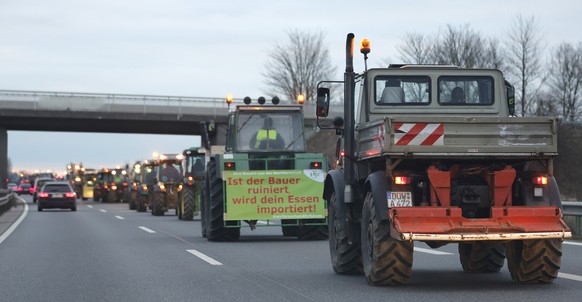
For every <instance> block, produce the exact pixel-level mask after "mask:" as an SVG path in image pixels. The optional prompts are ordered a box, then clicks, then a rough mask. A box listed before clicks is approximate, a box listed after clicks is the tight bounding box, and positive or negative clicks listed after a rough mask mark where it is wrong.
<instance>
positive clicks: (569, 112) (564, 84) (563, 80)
mask: <svg viewBox="0 0 582 302" xmlns="http://www.w3.org/2000/svg"><path fill="white" fill-rule="evenodd" d="M549 70H550V75H549V83H548V84H549V87H550V90H551V95H552V96H553V97H554V98H555V99H556V100H557V103H558V105H559V107H560V108H561V111H562V112H561V113H562V117H563V118H564V119H566V120H568V121H574V120H575V119H576V117H577V115H578V112H579V110H580V108H581V106H582V100H581V94H582V92H581V91H580V90H582V43H579V44H578V46H577V47H574V46H573V45H572V44H570V43H567V42H564V43H562V44H560V45H559V46H558V47H557V48H556V49H555V51H554V53H553V55H552V59H551V64H550V68H549Z"/></svg>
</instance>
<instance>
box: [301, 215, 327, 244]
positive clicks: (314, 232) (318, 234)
mask: <svg viewBox="0 0 582 302" xmlns="http://www.w3.org/2000/svg"><path fill="white" fill-rule="evenodd" d="M324 222H325V220H324V219H308V220H302V221H300V223H301V225H300V226H299V234H298V235H297V238H298V239H299V240H327V238H328V237H329V233H328V226H327V225H325V224H322V225H317V224H308V223H324Z"/></svg>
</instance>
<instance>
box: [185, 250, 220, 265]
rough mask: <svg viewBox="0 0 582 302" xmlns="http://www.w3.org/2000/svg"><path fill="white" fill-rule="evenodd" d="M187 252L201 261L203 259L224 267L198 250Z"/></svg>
mask: <svg viewBox="0 0 582 302" xmlns="http://www.w3.org/2000/svg"><path fill="white" fill-rule="evenodd" d="M186 252H188V253H190V254H192V255H194V256H196V257H198V258H200V259H202V260H204V261H206V262H208V263H210V264H212V265H222V263H220V262H218V261H216V260H214V259H212V258H210V257H208V256H206V255H204V254H202V253H200V252H199V251H197V250H186Z"/></svg>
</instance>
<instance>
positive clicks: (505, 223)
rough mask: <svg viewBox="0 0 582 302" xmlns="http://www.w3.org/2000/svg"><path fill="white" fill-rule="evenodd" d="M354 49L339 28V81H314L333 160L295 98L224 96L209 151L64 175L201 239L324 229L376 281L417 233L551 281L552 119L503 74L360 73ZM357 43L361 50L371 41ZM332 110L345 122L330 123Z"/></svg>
mask: <svg viewBox="0 0 582 302" xmlns="http://www.w3.org/2000/svg"><path fill="white" fill-rule="evenodd" d="M353 44H354V36H353V34H349V35H348V37H347V41H346V68H345V74H344V80H343V81H322V82H320V83H319V85H318V87H317V100H316V116H317V119H318V123H317V125H318V126H319V128H321V130H320V131H328V130H329V131H335V133H336V134H337V136H338V140H337V148H336V153H335V158H333V159H331V158H330V159H329V161H328V159H326V157H325V156H324V155H323V154H322V153H310V152H308V151H307V147H306V146H307V145H306V139H307V134H306V129H305V128H304V124H305V123H304V112H303V106H302V101H303V99H302V98H301V99H299V101H297V102H288V103H285V104H279V103H280V100H279V99H278V98H277V97H273V98H272V99H271V100H270V103H269V102H268V101H267V100H266V99H265V98H263V97H260V98H258V99H257V100H256V101H253V100H251V98H249V97H246V98H244V103H241V104H232V102H233V99H232V97H227V98H226V102H227V103H228V107H229V109H228V110H229V115H228V122H227V123H228V124H227V127H226V133H223V135H225V137H224V139H223V140H222V141H225V142H226V143H225V144H224V145H223V146H212V145H211V143H210V141H209V139H208V138H209V133H208V132H207V131H209V130H210V129H209V128H208V127H207V126H206V124H203V125H204V127H203V131H204V133H203V135H202V137H203V145H204V147H192V148H188V149H186V150H183V151H182V152H180V153H175V154H154V155H153V156H152V158H148V159H141V160H139V161H136V162H135V163H133V165H131V166H130V165H129V164H128V165H126V166H125V167H124V168H120V167H116V168H109V169H100V170H94V169H85V168H83V167H82V165H79V164H69V165H68V172H69V173H70V175H68V179H69V180H70V181H71V184H72V185H73V187H74V188H75V190H76V191H77V195H78V197H79V198H82V199H83V200H87V199H92V200H94V201H101V202H124V203H127V204H128V205H129V209H131V210H136V211H138V212H146V211H149V212H151V214H152V215H154V216H161V215H165V214H166V213H168V214H175V215H176V216H177V217H178V218H179V219H180V220H184V221H191V220H196V221H198V220H199V221H200V223H201V232H202V234H201V235H202V236H203V237H204V238H207V240H210V241H235V240H237V239H239V237H240V234H241V233H240V230H241V228H242V227H249V228H250V229H251V230H256V229H258V228H261V227H280V228H281V231H282V235H283V236H287V237H296V238H298V239H302V240H319V239H328V240H329V248H330V253H331V263H332V267H333V270H334V271H335V272H336V273H337V274H363V275H365V277H366V279H367V281H368V283H369V284H371V285H398V284H405V283H407V282H408V281H409V279H410V276H411V274H412V263H413V246H414V241H420V242H424V243H426V244H427V245H428V246H430V247H431V248H438V247H441V246H443V245H446V244H451V243H456V244H458V250H459V258H460V259H459V260H460V263H461V267H462V269H463V270H464V271H467V272H473V273H490V272H498V271H499V270H500V269H501V268H502V267H503V265H504V263H505V262H507V265H508V268H509V271H510V273H511V277H512V278H513V279H514V280H515V281H517V282H521V283H548V282H552V281H553V280H554V279H555V278H556V277H557V275H558V271H559V269H560V259H561V255H562V241H563V240H564V239H565V238H570V237H571V236H572V234H571V231H570V229H569V228H568V227H567V225H566V224H565V223H564V221H563V220H562V211H561V201H560V194H559V191H558V185H557V183H556V181H555V179H554V176H553V162H552V161H553V159H554V157H555V156H557V134H556V126H557V123H558V121H557V120H556V119H555V118H549V117H543V118H542V117H539V118H538V117H516V116H515V104H514V88H513V86H511V84H510V83H508V82H507V81H506V80H505V79H504V77H503V75H502V73H501V72H500V71H498V70H495V69H461V68H457V67H455V66H450V65H446V66H445V65H430V66H427V65H391V66H389V67H386V68H374V69H366V70H364V71H363V72H361V73H356V72H354V68H353V56H354V50H353V48H354V47H353ZM360 51H361V52H362V54H364V59H367V55H368V53H369V52H370V49H369V42H368V41H367V40H363V41H362V43H361V48H360ZM366 66H367V65H366ZM366 68H367V67H366ZM338 85H341V86H342V89H334V87H335V88H337V87H336V86H338ZM341 90H343V102H338V100H337V99H334V96H335V95H337V96H336V97H335V98H340V96H339V95H341V93H338V92H341ZM334 91H335V92H334ZM335 104H342V105H335ZM334 105H335V106H343V116H340V117H333V119H328V118H327V117H328V114H329V112H330V107H331V106H334ZM215 135H217V134H215ZM329 163H333V165H332V166H331V167H328V165H329ZM506 260H507V261H506Z"/></svg>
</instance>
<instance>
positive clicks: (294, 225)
mask: <svg viewBox="0 0 582 302" xmlns="http://www.w3.org/2000/svg"><path fill="white" fill-rule="evenodd" d="M244 101H245V104H246V105H238V106H236V108H235V110H234V111H232V112H231V113H230V114H229V118H228V129H227V138H226V148H225V152H224V153H223V154H215V155H212V156H211V157H210V160H209V162H208V165H207V169H206V179H205V188H204V194H202V207H201V224H202V235H203V236H204V237H206V238H207V239H208V240H210V241H232V240H238V238H239V237H240V228H241V226H242V222H245V223H246V224H247V225H248V226H250V228H251V230H255V229H256V228H257V227H263V226H280V227H282V230H283V235H284V236H290V237H297V238H299V239H327V234H328V227H327V206H326V203H325V201H324V200H323V198H322V197H321V192H323V180H324V178H325V172H324V171H326V169H327V167H326V166H327V162H326V159H325V156H324V155H322V154H314V153H307V152H306V143H305V130H304V120H303V107H302V106H299V105H284V106H283V105H277V104H278V103H279V99H278V98H277V97H274V98H273V105H263V104H264V103H265V98H263V97H261V98H259V100H258V102H259V104H261V105H260V106H259V105H250V103H251V100H250V98H249V97H246V98H245V100H244ZM227 102H228V99H227ZM203 138H207V135H203ZM205 145H207V146H208V145H209V143H208V142H205Z"/></svg>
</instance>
